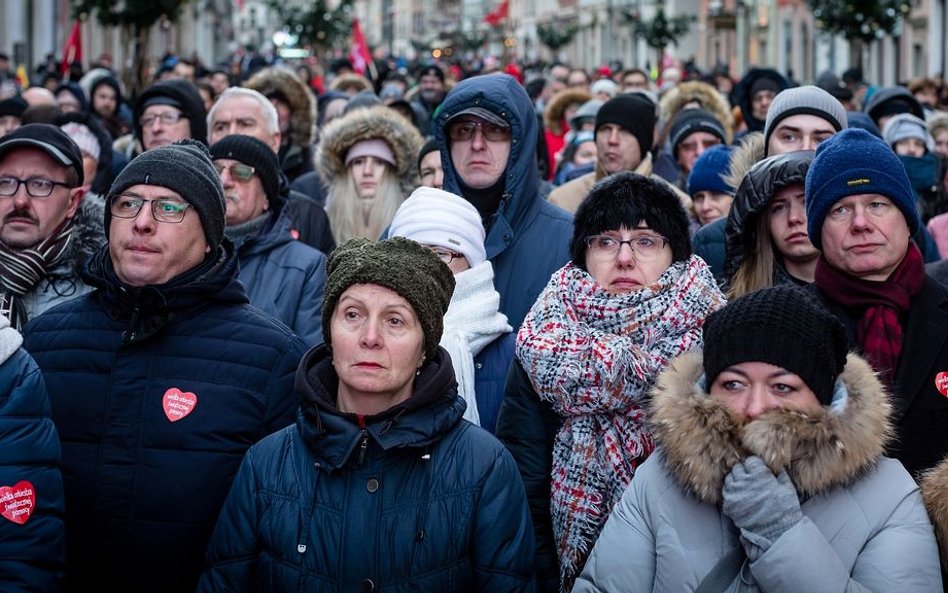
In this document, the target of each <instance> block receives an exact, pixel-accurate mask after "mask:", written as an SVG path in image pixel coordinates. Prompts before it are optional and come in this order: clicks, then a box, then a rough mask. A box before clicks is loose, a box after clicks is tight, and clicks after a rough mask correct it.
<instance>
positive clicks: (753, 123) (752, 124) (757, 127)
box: [734, 68, 790, 132]
mask: <svg viewBox="0 0 948 593" xmlns="http://www.w3.org/2000/svg"><path fill="white" fill-rule="evenodd" d="M760 78H770V79H772V80H774V81H775V82H776V83H777V86H778V87H779V89H780V90H779V91H777V92H778V93H779V92H780V91H782V90H786V89H788V88H790V81H788V80H787V79H786V78H785V77H784V76H783V75H782V74H780V73H779V72H777V71H776V70H773V69H772V68H751V69H750V70H748V71H747V74H745V75H744V77H743V78H741V80H740V81H738V83H737V85H735V87H734V97H736V98H737V104H738V106H739V107H740V108H741V115H742V116H743V117H744V123H746V124H747V130H748V131H749V132H762V131H763V130H764V124H765V123H766V121H765V120H763V119H757V118H756V117H754V112H753V109H751V94H750V91H751V88H753V86H754V83H755V82H757V80H758V79H760Z"/></svg>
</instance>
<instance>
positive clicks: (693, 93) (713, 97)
mask: <svg viewBox="0 0 948 593" xmlns="http://www.w3.org/2000/svg"><path fill="white" fill-rule="evenodd" d="M692 101H696V102H698V103H699V104H700V105H701V108H702V109H704V110H706V111H708V112H710V113H711V115H713V116H714V117H716V118H717V120H718V121H719V122H721V125H723V126H724V136H725V142H726V143H727V144H730V143H731V142H732V141H733V140H734V119H733V118H732V117H731V107H730V106H729V105H728V103H727V99H725V98H724V97H723V96H721V93H719V92H718V91H717V89H715V88H714V87H713V86H711V85H710V84H708V83H706V82H701V81H700V80H689V81H687V82H683V83H681V84H679V85H678V86H676V87H673V88H671V89H669V90H668V91H667V92H666V93H665V94H664V95H662V98H661V100H660V101H659V105H660V106H661V114H662V121H664V122H670V121H671V120H672V118H673V117H675V115H676V114H677V113H678V112H679V111H681V109H682V108H683V107H684V106H685V105H687V104H688V103H691V102H692Z"/></svg>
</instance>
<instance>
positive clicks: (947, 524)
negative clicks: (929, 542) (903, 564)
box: [918, 457, 948, 574]
mask: <svg viewBox="0 0 948 593" xmlns="http://www.w3.org/2000/svg"><path fill="white" fill-rule="evenodd" d="M918 485H919V487H921V489H922V498H923V499H924V500H925V508H926V509H927V510H928V516H929V518H931V520H932V524H933V525H934V526H935V535H936V536H937V537H938V551H939V555H940V556H941V571H942V573H943V574H948V457H945V458H944V459H943V460H942V461H941V463H939V464H938V465H936V466H935V467H933V468H932V469H930V470H928V471H927V472H925V473H924V474H922V476H921V479H920V480H919V484H918Z"/></svg>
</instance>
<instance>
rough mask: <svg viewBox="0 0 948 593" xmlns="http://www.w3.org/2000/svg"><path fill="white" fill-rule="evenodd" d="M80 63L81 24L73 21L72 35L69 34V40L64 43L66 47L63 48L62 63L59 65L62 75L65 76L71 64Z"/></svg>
mask: <svg viewBox="0 0 948 593" xmlns="http://www.w3.org/2000/svg"><path fill="white" fill-rule="evenodd" d="M81 61H82V23H80V22H79V21H74V22H73V23H72V33H70V34H69V40H68V41H66V47H64V48H63V63H62V64H61V65H60V68H61V69H62V75H63V76H66V72H68V71H69V65H70V64H72V63H73V62H81Z"/></svg>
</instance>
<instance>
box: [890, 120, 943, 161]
mask: <svg viewBox="0 0 948 593" xmlns="http://www.w3.org/2000/svg"><path fill="white" fill-rule="evenodd" d="M906 138H916V139H918V140H921V141H922V142H924V143H925V148H927V149H928V152H932V151H934V150H935V144H934V142H932V136H931V134H929V133H928V124H926V123H925V121H924V120H923V119H920V118H919V117H918V116H916V115H912V114H911V113H899V114H897V115H893V116H892V118H891V119H889V120H888V121H887V122H885V128H883V130H882V139H883V140H885V143H886V144H888V145H889V146H890V147H891V148H893V149H895V143H896V142H898V141H899V140H905V139H906Z"/></svg>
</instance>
